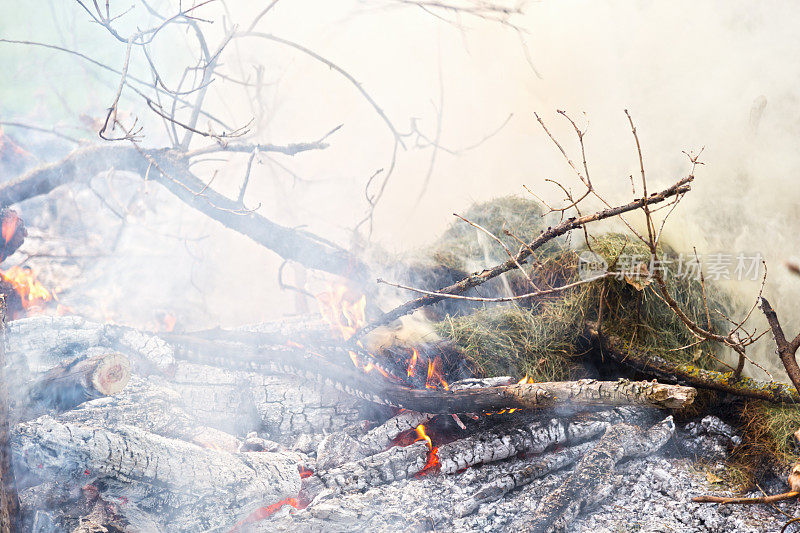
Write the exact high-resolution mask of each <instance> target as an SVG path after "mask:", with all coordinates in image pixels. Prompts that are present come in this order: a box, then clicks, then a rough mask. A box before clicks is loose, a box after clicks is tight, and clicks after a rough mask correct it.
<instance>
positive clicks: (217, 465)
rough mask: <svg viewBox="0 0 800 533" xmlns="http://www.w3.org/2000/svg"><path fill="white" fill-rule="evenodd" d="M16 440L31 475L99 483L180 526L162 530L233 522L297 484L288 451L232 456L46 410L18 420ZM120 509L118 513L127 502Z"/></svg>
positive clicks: (292, 491) (21, 460) (291, 491)
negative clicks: (57, 415)
mask: <svg viewBox="0 0 800 533" xmlns="http://www.w3.org/2000/svg"><path fill="white" fill-rule="evenodd" d="M14 440H15V449H14V453H15V459H16V462H17V463H18V464H20V465H23V466H24V467H25V469H26V470H27V471H28V473H29V474H30V475H32V476H34V477H38V476H42V475H49V476H56V477H58V478H60V479H81V480H83V483H86V481H93V480H94V481H95V483H102V484H104V485H106V486H107V489H106V492H107V493H108V494H111V495H113V499H114V500H115V501H118V500H123V501H131V502H138V504H139V505H141V506H143V507H147V508H148V509H149V510H151V511H153V512H154V513H155V514H157V515H159V516H164V517H167V520H168V521H169V522H170V523H173V524H180V527H177V526H175V527H174V528H170V527H167V529H168V530H175V529H180V530H195V531H196V530H200V529H211V528H217V527H222V526H225V525H231V524H232V523H233V522H235V520H236V517H237V516H239V515H240V514H242V513H247V512H250V511H252V510H253V509H255V508H256V507H258V506H260V505H261V504H262V502H263V501H265V500H267V501H269V500H275V501H278V500H281V499H283V498H286V497H288V496H294V495H295V494H297V492H298V491H299V490H300V476H299V474H298V471H297V466H296V462H295V461H294V460H293V459H292V458H290V457H288V456H285V455H282V454H276V453H271V452H257V453H256V452H244V453H236V454H232V453H227V452H222V451H218V450H213V449H206V448H201V447H199V446H196V445H194V444H190V443H187V442H184V441H181V440H176V439H167V438H163V437H159V436H156V435H152V434H149V433H146V432H143V431H141V430H140V429H137V428H134V427H125V426H122V427H120V428H118V429H117V430H116V431H109V430H106V429H101V428H98V427H93V426H84V425H79V424H73V423H62V422H58V421H56V420H53V419H52V418H50V417H47V416H44V417H41V418H39V419H37V420H35V421H32V422H26V423H23V424H20V425H18V426H17V428H16V430H15V439H14ZM120 509H121V512H123V513H124V511H125V505H123V504H120ZM159 513H160V514H159ZM192 525H193V527H192Z"/></svg>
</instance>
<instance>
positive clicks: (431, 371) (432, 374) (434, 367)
mask: <svg viewBox="0 0 800 533" xmlns="http://www.w3.org/2000/svg"><path fill="white" fill-rule="evenodd" d="M437 382H438V383H437ZM438 385H441V386H442V388H443V389H444V390H450V386H449V385H448V384H447V382H446V381H445V380H444V378H443V377H442V360H441V359H440V358H439V357H438V356H437V357H436V358H435V359H434V360H433V361H430V360H429V361H428V377H427V378H426V379H425V388H426V389H435V388H437V387H438Z"/></svg>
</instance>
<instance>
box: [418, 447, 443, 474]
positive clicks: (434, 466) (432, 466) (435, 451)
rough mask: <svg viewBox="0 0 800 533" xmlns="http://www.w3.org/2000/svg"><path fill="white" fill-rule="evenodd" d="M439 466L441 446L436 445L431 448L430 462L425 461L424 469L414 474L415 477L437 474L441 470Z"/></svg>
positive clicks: (429, 453)
mask: <svg viewBox="0 0 800 533" xmlns="http://www.w3.org/2000/svg"><path fill="white" fill-rule="evenodd" d="M439 466H440V465H439V448H438V447H436V446H434V447H433V448H431V451H429V452H428V462H427V463H425V466H423V467H422V470H420V471H419V472H417V473H416V474H414V477H416V478H418V479H419V478H421V477H422V476H427V475H428V474H435V473H437V472H438V471H439Z"/></svg>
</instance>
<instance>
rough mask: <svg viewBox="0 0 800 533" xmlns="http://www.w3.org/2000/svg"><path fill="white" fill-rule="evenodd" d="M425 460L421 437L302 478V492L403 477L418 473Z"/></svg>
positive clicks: (311, 494)
mask: <svg viewBox="0 0 800 533" xmlns="http://www.w3.org/2000/svg"><path fill="white" fill-rule="evenodd" d="M427 461H428V445H427V444H426V443H425V442H424V441H420V442H416V443H414V444H411V445H410V446H405V447H403V446H395V447H394V448H390V449H388V450H386V451H384V452H380V453H377V454H375V455H371V456H369V457H367V458H364V459H361V460H358V461H352V462H350V463H347V464H344V465H342V466H339V467H336V468H332V469H330V470H327V471H324V472H316V473H315V474H314V475H312V476H310V477H308V478H306V479H305V480H303V496H304V497H306V498H308V499H309V500H313V499H314V498H316V497H317V496H318V495H319V494H320V493H321V492H322V491H323V490H325V489H330V490H332V491H339V492H358V491H363V490H366V489H368V488H370V487H375V486H378V485H384V484H386V483H391V482H393V481H397V480H400V479H405V478H408V477H410V476H413V475H414V474H417V473H419V472H420V471H421V470H422V469H423V468H424V467H425V464H426V463H427Z"/></svg>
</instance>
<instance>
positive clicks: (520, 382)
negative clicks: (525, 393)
mask: <svg viewBox="0 0 800 533" xmlns="http://www.w3.org/2000/svg"><path fill="white" fill-rule="evenodd" d="M526 383H536V381H535V380H534V379H533V378H531V377H528V374H525V377H524V378H522V379H521V380H519V381H517V385H524V384H526Z"/></svg>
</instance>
